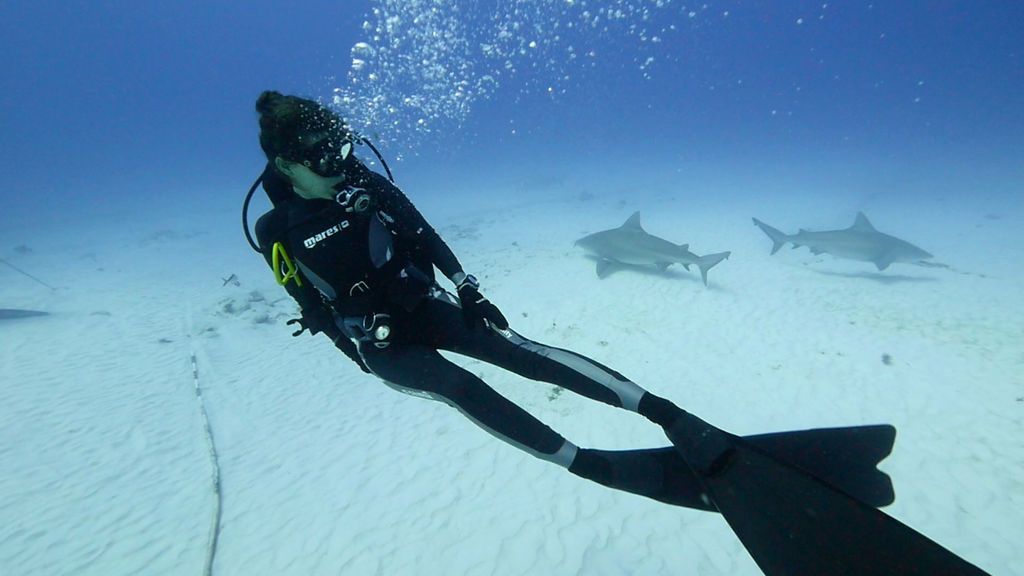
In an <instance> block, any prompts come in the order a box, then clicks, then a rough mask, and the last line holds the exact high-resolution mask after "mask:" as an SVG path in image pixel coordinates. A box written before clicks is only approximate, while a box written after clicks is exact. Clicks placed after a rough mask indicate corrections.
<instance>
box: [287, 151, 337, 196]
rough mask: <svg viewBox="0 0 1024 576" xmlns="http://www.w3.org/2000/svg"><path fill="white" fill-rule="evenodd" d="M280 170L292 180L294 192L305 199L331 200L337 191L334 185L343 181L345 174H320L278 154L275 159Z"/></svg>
mask: <svg viewBox="0 0 1024 576" xmlns="http://www.w3.org/2000/svg"><path fill="white" fill-rule="evenodd" d="M275 162H276V164H277V168H278V170H280V171H281V172H282V173H283V174H284V175H285V176H287V177H288V179H289V180H291V181H292V188H293V189H294V190H295V193H296V194H298V195H299V196H300V197H302V198H305V199H306V200H314V199H317V198H321V199H325V200H333V199H334V196H335V195H336V194H337V193H338V192H337V191H336V190H335V189H334V187H335V186H337V185H338V184H341V183H342V182H344V181H345V175H344V174H341V175H338V176H321V175H319V174H317V173H316V172H314V171H312V170H311V169H309V168H307V167H306V166H305V165H303V164H301V163H299V162H291V161H289V160H285V159H284V158H281V157H280V156H278V157H277V159H276V160H275Z"/></svg>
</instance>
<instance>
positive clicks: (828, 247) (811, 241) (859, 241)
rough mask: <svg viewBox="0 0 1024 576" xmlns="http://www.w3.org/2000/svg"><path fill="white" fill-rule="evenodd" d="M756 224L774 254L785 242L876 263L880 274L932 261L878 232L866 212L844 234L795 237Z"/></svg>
mask: <svg viewBox="0 0 1024 576" xmlns="http://www.w3.org/2000/svg"><path fill="white" fill-rule="evenodd" d="M754 224H756V225H757V227H758V228H760V229H761V230H764V233H765V234H767V235H768V237H769V238H771V239H772V242H773V244H772V254H775V253H776V252H778V251H779V248H782V245H783V244H785V243H786V242H792V243H793V248H794V249H796V248H799V247H801V246H807V247H808V248H810V250H811V253H812V254H822V253H826V254H831V255H833V256H836V257H837V258H846V259H848V260H861V261H864V262H873V263H874V264H875V266H877V267H878V269H879V270H885V269H886V268H888V267H889V265H890V264H893V263H896V262H909V263H917V262H919V261H921V260H926V259H928V258H931V257H932V255H931V254H929V253H928V252H925V251H924V250H922V249H920V248H918V247H917V246H914V245H913V244H911V243H910V242H907V241H906V240H900V239H899V238H896V237H895V236H890V235H888V234H883V233H881V232H879V231H878V230H875V227H874V226H872V225H871V222H869V221H868V217H867V216H865V215H864V213H863V212H858V213H857V219H856V220H855V221H854V223H853V226H850V227H849V228H845V229H843V230H826V231H823V232H808V231H807V230H804V229H803V228H801V229H800V231H799V232H797V233H796V234H784V233H782V232H780V231H779V230H776V229H775V228H772V227H771V226H769V225H767V224H765V223H764V222H761V221H760V220H758V219H757V218H754Z"/></svg>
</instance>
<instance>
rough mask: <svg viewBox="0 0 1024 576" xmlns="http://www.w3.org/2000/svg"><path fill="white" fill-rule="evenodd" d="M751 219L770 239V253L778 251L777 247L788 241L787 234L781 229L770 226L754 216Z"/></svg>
mask: <svg viewBox="0 0 1024 576" xmlns="http://www.w3.org/2000/svg"><path fill="white" fill-rule="evenodd" d="M753 220H754V224H755V225H757V227H758V228H760V229H761V230H762V231H763V232H764V233H765V234H767V235H768V237H769V238H771V239H772V254H775V253H776V252H778V251H779V248H782V246H783V244H785V243H786V242H789V236H788V235H786V234H784V233H783V232H782V231H781V230H777V229H775V228H772V227H771V226H769V225H767V224H765V223H764V222H761V221H760V220H758V219H757V218H754V219H753Z"/></svg>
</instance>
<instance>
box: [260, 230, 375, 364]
mask: <svg viewBox="0 0 1024 576" xmlns="http://www.w3.org/2000/svg"><path fill="white" fill-rule="evenodd" d="M273 221H274V216H273V212H271V213H268V214H265V215H263V217H262V218H260V219H259V221H258V222H256V240H257V242H258V243H259V246H260V248H261V252H262V254H263V259H264V260H266V261H267V265H268V266H270V268H271V270H273V267H274V259H273V252H272V250H273V245H274V241H273V237H274V235H273V234H272V233H271V230H272V229H274V226H273ZM299 275H300V276H301V275H302V272H299ZM284 289H285V290H286V291H287V292H288V295H290V296H291V297H292V298H294V299H295V301H296V302H298V304H299V309H300V311H301V314H302V321H303V322H304V323H305V325H306V326H307V327H308V328H310V329H311V330H310V332H311V333H315V332H323V333H324V335H325V336H327V337H328V338H330V339H331V342H333V343H334V346H335V347H337V348H338V349H339V350H341V351H342V352H343V353H344V354H345V355H346V356H348V357H349V358H351V359H352V361H353V362H355V363H356V364H358V365H359V367H360V368H361V369H362V370H363V372H369V370H368V369H367V368H366V365H365V364H363V360H362V358H361V357H360V356H359V351H358V350H357V349H356V345H355V344H354V343H353V342H352V341H351V340H349V339H348V337H346V336H345V335H344V334H343V333H342V332H341V330H340V329H339V328H338V325H337V324H335V323H334V315H333V314H332V313H331V310H330V308H329V307H328V306H327V303H325V302H324V300H323V298H322V297H321V296H320V293H319V292H317V291H316V290H315V289H314V288H313V287H312V284H311V283H310V282H309V280H306V279H305V277H303V283H302V286H299V285H298V284H297V283H295V282H289V283H287V284H285V286H284Z"/></svg>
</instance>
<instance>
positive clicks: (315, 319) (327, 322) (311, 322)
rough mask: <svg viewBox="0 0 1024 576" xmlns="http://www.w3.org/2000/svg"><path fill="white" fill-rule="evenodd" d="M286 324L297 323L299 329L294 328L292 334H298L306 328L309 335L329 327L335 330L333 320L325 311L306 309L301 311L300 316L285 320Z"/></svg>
mask: <svg viewBox="0 0 1024 576" xmlns="http://www.w3.org/2000/svg"><path fill="white" fill-rule="evenodd" d="M286 324H287V325H288V326H291V325H293V324H298V325H299V329H298V330H296V331H295V332H292V336H299V335H301V334H302V333H303V332H305V331H306V330H309V334H310V336H313V335H316V334H319V333H321V332H326V331H328V330H329V329H331V328H334V329H335V330H334V331H336V330H337V327H336V326H335V325H334V322H333V320H332V319H331V318H330V317H329V316H328V315H327V314H326V313H318V312H311V311H306V310H303V311H302V317H301V318H292V319H291V320H289V321H288V322H286Z"/></svg>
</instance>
